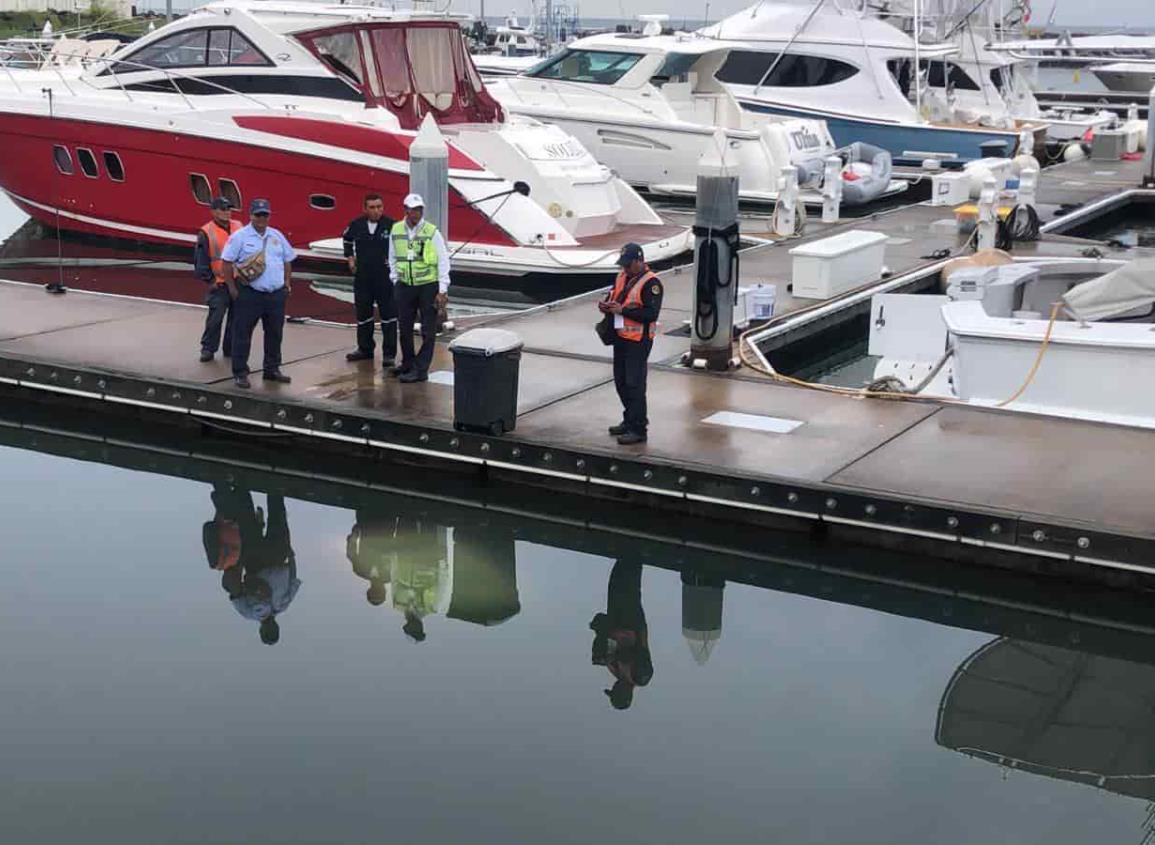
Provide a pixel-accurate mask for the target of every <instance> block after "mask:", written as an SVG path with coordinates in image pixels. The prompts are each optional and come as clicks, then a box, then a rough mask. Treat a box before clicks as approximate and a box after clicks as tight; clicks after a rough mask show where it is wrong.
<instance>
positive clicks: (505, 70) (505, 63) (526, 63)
mask: <svg viewBox="0 0 1155 845" xmlns="http://www.w3.org/2000/svg"><path fill="white" fill-rule="evenodd" d="M540 61H541V57H540V56H502V55H499V54H497V53H474V54H473V64H474V65H475V66H476V67H477V72H478V73H480V74H481V76H482V78H483V79H485V80H486V81H487V82H488V81H490V80H493V79H500V78H501V77H503V76H517V75H518V74H519V73H525V71H527V70H529V69H530V68H532V67H535V66H536V65H537V64H538V63H539V62H540Z"/></svg>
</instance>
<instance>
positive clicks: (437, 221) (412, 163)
mask: <svg viewBox="0 0 1155 845" xmlns="http://www.w3.org/2000/svg"><path fill="white" fill-rule="evenodd" d="M409 190H410V191H412V192H413V193H415V194H420V195H421V196H422V198H423V199H424V200H425V219H426V220H428V221H429V222H430V223H432V224H433V225H435V226H436V227H437V228H438V230H439V231H440V232H441V236H442V237H444V238H446V239H448V238H449V145H448V144H446V142H445V136H444V135H442V134H441V130H440V129H439V128H438V127H437V122H436V121H435V120H434V119H433V116H432V115H428V114H427V115H425V120H424V121H422V123H421V130H420V131H419V132H418V133H417V137H416V138H414V139H413V144H412V145H411V146H410V147H409Z"/></svg>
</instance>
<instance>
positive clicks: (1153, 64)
mask: <svg viewBox="0 0 1155 845" xmlns="http://www.w3.org/2000/svg"><path fill="white" fill-rule="evenodd" d="M1091 73H1093V74H1095V77H1096V78H1097V79H1098V80H1099V81H1100V82H1102V83H1103V86H1104V87H1105V88H1106V89H1107V90H1108V91H1115V92H1117V93H1120V94H1131V93H1134V94H1143V95H1146V94H1150V93H1151V89H1152V88H1155V59H1152V60H1147V61H1137V60H1132V61H1129V62H1109V63H1107V64H1102V65H1092V66H1091Z"/></svg>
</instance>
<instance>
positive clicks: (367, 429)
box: [361, 423, 373, 434]
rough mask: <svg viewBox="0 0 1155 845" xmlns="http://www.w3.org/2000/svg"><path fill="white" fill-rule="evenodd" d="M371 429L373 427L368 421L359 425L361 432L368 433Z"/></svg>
mask: <svg viewBox="0 0 1155 845" xmlns="http://www.w3.org/2000/svg"><path fill="white" fill-rule="evenodd" d="M372 430H373V429H372V428H370V427H369V423H365V424H364V425H362V426H361V433H362V434H368V433H369V432H370V431H372Z"/></svg>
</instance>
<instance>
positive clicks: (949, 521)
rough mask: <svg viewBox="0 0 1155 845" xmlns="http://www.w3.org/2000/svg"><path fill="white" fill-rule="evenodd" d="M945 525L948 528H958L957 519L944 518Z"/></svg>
mask: <svg viewBox="0 0 1155 845" xmlns="http://www.w3.org/2000/svg"><path fill="white" fill-rule="evenodd" d="M946 524H947V527H948V528H958V517H957V516H948V517H947V518H946Z"/></svg>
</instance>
